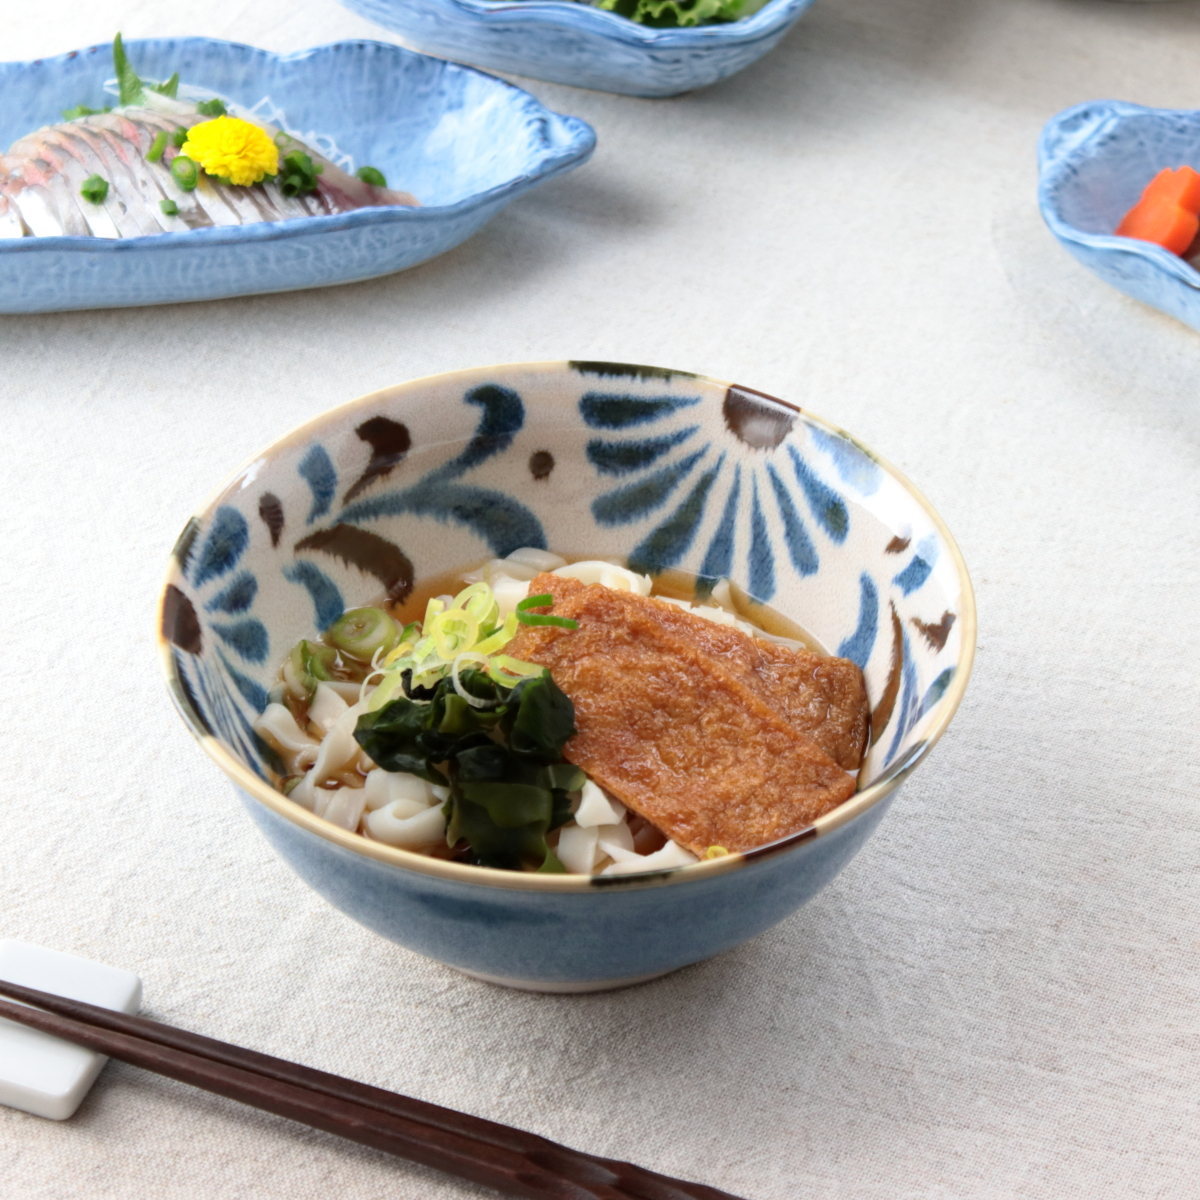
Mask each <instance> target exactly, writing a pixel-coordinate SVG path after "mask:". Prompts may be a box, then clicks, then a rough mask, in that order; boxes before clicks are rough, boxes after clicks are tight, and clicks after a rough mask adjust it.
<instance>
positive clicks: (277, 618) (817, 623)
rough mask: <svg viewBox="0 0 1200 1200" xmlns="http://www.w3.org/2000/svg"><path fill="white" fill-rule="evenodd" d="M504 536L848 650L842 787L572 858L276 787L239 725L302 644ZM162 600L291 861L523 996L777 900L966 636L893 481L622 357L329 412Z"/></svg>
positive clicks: (773, 908) (914, 757) (926, 727)
mask: <svg viewBox="0 0 1200 1200" xmlns="http://www.w3.org/2000/svg"><path fill="white" fill-rule="evenodd" d="M518 546H538V547H542V548H551V549H555V550H558V551H561V552H562V553H563V554H564V555H567V556H569V557H578V556H580V555H583V556H586V557H605V558H616V559H631V560H633V561H635V562H636V563H637V564H638V567H639V569H641V570H646V571H648V572H650V573H654V574H656V573H658V572H661V571H666V570H672V569H674V570H683V571H685V572H687V573H688V574H690V575H692V576H694V577H696V580H697V585H698V588H699V587H701V585H702V584H703V582H704V581H708V583H709V584H710V585H711V583H712V582H713V581H715V580H717V579H720V578H728V579H730V580H731V581H732V582H733V583H734V584H736V585H737V586H739V587H740V588H741V589H742V590H743V591H744V592H745V593H746V594H747V595H748V596H749V597H752V598H753V599H754V600H757V601H760V602H763V603H769V604H770V605H771V606H772V607H773V608H775V609H776V610H777V611H778V612H779V613H781V614H782V615H783V616H784V617H786V618H788V619H789V620H791V621H793V622H794V623H796V624H798V625H800V626H802V627H803V628H804V629H806V630H807V631H808V632H809V633H810V634H811V635H812V636H813V637H814V638H815V639H816V640H817V641H818V642H820V643H821V644H823V645H824V646H827V647H828V648H830V649H831V650H833V651H835V652H836V653H838V654H840V655H842V656H844V657H847V658H851V659H853V660H854V661H855V662H856V663H858V664H859V665H860V666H861V667H862V669H863V673H864V676H865V679H866V684H867V693H868V696H869V698H870V702H871V748H870V750H869V751H868V754H867V757H866V760H865V761H864V764H863V767H862V771H861V772H860V775H859V790H858V792H857V793H856V794H855V795H854V796H852V797H851V798H850V799H849V800H847V801H846V802H845V803H844V804H842V805H841V806H840V807H838V808H835V809H834V810H833V811H832V812H830V813H827V814H826V815H825V816H823V817H820V818H818V819H817V820H816V821H815V822H814V823H813V824H812V825H811V826H809V827H808V828H806V829H803V830H801V831H799V832H797V833H794V834H791V835H790V836H788V837H785V838H782V839H780V840H779V841H776V842H773V843H771V844H770V845H767V846H761V847H758V848H757V849H753V850H748V851H745V852H743V853H736V854H727V855H725V856H723V857H720V858H716V859H712V860H710V861H704V862H699V863H694V864H692V865H690V866H686V867H680V868H676V869H674V870H667V871H663V870H658V871H647V872H643V873H641V874H634V875H613V876H604V875H596V876H588V875H543V874H539V873H532V874H526V873H522V872H519V871H498V870H493V869H492V868H489V867H476V866H470V865H467V864H464V863H459V862H449V861H446V860H443V859H438V858H432V857H429V856H427V855H421V854H415V853H412V852H410V851H407V850H402V849H399V848H397V847H393V846H388V845H385V844H383V843H382V842H379V841H374V840H372V839H369V838H367V837H364V836H361V835H359V834H357V833H350V832H348V831H347V830H345V829H342V828H341V827H340V826H337V825H334V824H332V823H331V822H329V821H325V820H322V819H321V818H320V817H317V816H316V815H314V814H313V813H312V812H309V811H308V810H307V809H306V808H304V807H302V806H301V805H300V804H298V803H295V802H294V801H292V800H290V799H288V797H287V796H285V795H283V794H282V793H281V792H279V791H278V790H276V788H275V787H274V786H272V783H271V780H272V778H273V777H275V776H273V774H272V772H273V769H274V766H277V763H276V762H275V760H274V756H273V755H272V753H271V751H270V750H269V749H268V748H267V747H266V745H265V743H263V742H262V741H261V739H260V738H259V737H258V735H257V734H256V732H255V728H254V721H255V718H256V717H257V716H258V714H259V713H260V712H262V710H263V709H264V707H265V706H266V704H267V703H268V693H269V690H270V689H271V688H272V687H273V686H274V684H275V682H276V680H277V677H278V671H279V666H280V663H281V661H282V659H283V658H284V657H285V656H286V654H287V653H288V651H289V650H290V648H291V647H292V646H293V645H294V644H295V643H296V642H297V641H298V640H299V639H300V638H311V637H313V636H315V634H316V633H317V632H318V631H319V630H322V629H325V628H326V627H327V626H328V625H329V624H330V623H331V622H332V621H333V620H334V619H336V617H337V616H338V615H340V613H341V612H342V611H343V610H344V609H345V608H346V607H353V606H355V605H358V604H363V603H368V602H375V601H376V600H378V598H379V597H380V596H381V595H382V594H383V593H384V591H385V590H389V591H392V592H393V594H397V595H398V594H401V592H403V591H404V589H411V588H412V587H413V586H414V585H416V586H418V587H419V586H420V585H421V584H422V582H426V583H427V582H430V581H433V580H438V579H444V578H445V577H446V575H447V573H448V572H450V571H453V570H459V569H461V568H462V567H464V566H466V565H470V564H475V563H479V562H481V561H483V560H485V559H487V558H489V557H491V556H492V555H493V554H505V553H507V552H509V551H511V550H513V549H515V548H517V547H518ZM397 589H398V590H397ZM698 594H703V593H702V590H701V591H700V592H698ZM161 614H162V629H161V642H160V649H161V652H162V656H163V661H164V665H165V667H166V674H167V680H168V685H169V687H170V690H171V694H172V696H173V698H174V700H175V703H176V705H177V707H178V708H179V711H180V713H181V714H182V716H183V718H184V720H185V721H186V722H187V724H188V726H189V727H190V729H191V730H192V732H193V733H194V734H195V735H196V737H197V739H198V740H199V742H200V745H201V746H202V747H203V748H204V750H205V751H206V752H207V753H208V754H209V755H210V756H211V757H212V759H213V760H214V761H215V762H216V764H217V765H218V766H219V767H220V768H221V770H222V771H223V772H224V773H225V774H226V776H228V778H229V779H230V781H231V782H232V783H233V785H234V788H235V789H236V791H237V793H238V795H239V797H240V799H241V800H242V803H243V804H244V805H245V806H246V808H247V809H248V810H249V813H250V816H251V818H252V819H253V820H254V822H255V823H256V824H257V825H258V827H259V829H260V831H261V832H262V833H263V834H264V836H265V837H266V838H267V840H268V841H269V842H270V843H271V845H272V846H273V847H274V848H275V850H276V851H277V852H278V853H279V854H280V855H281V856H282V857H283V858H284V859H285V861H286V862H287V863H288V864H289V865H290V866H291V867H292V869H293V870H295V871H296V872H297V874H299V875H300V876H301V878H303V879H304V880H305V881H306V882H307V883H308V884H309V885H310V886H311V887H313V888H315V889H316V890H317V891H318V892H320V893H321V895H323V896H325V897H326V898H327V899H328V900H329V901H330V902H331V903H332V904H334V905H336V906H337V907H338V908H340V909H342V910H343V911H344V912H346V913H348V914H349V915H350V916H352V917H353V918H354V919H355V920H358V921H360V922H362V923H363V924H364V925H366V926H368V927H369V928H371V929H373V930H375V931H376V932H377V933H379V934H381V935H382V936H384V937H385V938H389V939H391V940H392V941H395V942H399V943H400V944H401V945H403V946H407V947H409V948H410V949H412V950H415V951H417V952H418V953H420V954H424V955H428V956H429V957H431V958H435V959H438V960H440V961H441V962H444V963H448V964H449V965H451V966H453V967H457V968H458V969H459V970H461V971H465V972H467V973H468V974H471V975H476V976H479V977H481V978H484V979H488V980H491V981H493V982H498V983H505V984H508V985H509V986H512V987H521V988H530V989H535V990H538V991H561V992H567V991H591V990H596V989H599V988H607V987H616V986H619V985H623V984H627V983H634V982H637V981H639V980H642V979H647V978H650V977H652V976H654V975H661V974H663V973H664V972H666V971H671V970H674V969H675V968H676V967H681V966H683V965H685V964H687V963H691V962H697V961H699V960H700V959H703V958H707V957H708V956H709V955H712V954H716V953H719V952H720V951H722V950H725V949H728V948H729V947H731V946H735V945H737V944H738V943H739V942H742V941H745V940H746V939H747V938H749V937H753V936H754V935H755V934H757V933H759V932H761V931H762V930H764V929H766V928H768V927H769V926H771V925H773V924H775V923H776V922H777V921H780V920H782V919H783V918H784V917H786V916H788V915H789V914H790V913H792V912H793V911H795V909H797V908H799V907H800V905H801V904H803V903H804V902H805V901H806V900H808V899H809V898H811V897H812V896H814V895H815V894H816V893H817V892H818V891H819V890H820V889H821V888H822V887H823V886H824V885H825V884H826V883H828V882H829V881H830V880H831V879H832V878H833V877H834V876H835V875H836V874H837V873H838V872H839V871H840V870H841V869H842V868H843V867H844V866H845V865H846V864H847V863H848V862H849V861H850V859H851V858H852V857H853V856H854V854H855V853H856V852H857V851H858V849H859V848H860V847H861V846H862V845H863V843H864V842H866V840H867V838H868V837H870V835H871V833H872V832H873V830H874V829H875V828H876V827H877V825H878V824H879V822H880V820H881V819H882V818H883V816H884V813H885V812H886V810H887V809H888V807H889V805H890V804H891V801H892V799H893V797H894V796H895V794H896V791H897V789H898V788H899V786H900V785H901V784H902V783H903V782H904V781H905V780H906V779H907V778H908V777H909V776H910V775H911V774H912V772H913V771H914V770H916V769H917V767H918V766H919V765H920V764H921V763H923V762H925V761H926V760H927V758H928V755H929V751H930V749H931V748H932V746H933V744H934V743H935V742H936V741H937V739H938V737H939V736H940V735H941V734H942V732H943V731H944V730H945V729H946V727H947V726H948V725H949V723H950V720H951V718H952V716H953V715H954V712H955V709H956V708H957V707H958V703H959V701H960V699H961V698H962V695H963V692H964V690H965V689H966V686H967V679H968V677H969V675H970V672H971V661H972V658H973V655H974V651H975V605H974V600H973V597H972V591H971V584H970V580H969V579H968V577H967V572H966V567H965V566H964V564H963V561H962V557H961V555H960V554H959V552H958V549H957V547H956V546H955V544H954V541H953V539H952V537H951V536H950V533H949V531H948V530H947V529H946V527H945V525H944V524H943V523H942V521H941V520H940V518H939V517H938V516H937V515H936V514H935V513H934V511H933V510H932V509H931V508H930V506H929V504H928V503H927V502H926V501H925V500H924V499H923V498H922V497H921V495H920V494H919V493H918V492H917V491H916V490H915V489H914V488H913V487H912V485H911V484H909V483H908V482H907V481H906V480H905V479H904V478H903V477H902V476H901V475H899V474H898V473H897V472H896V471H894V470H892V468H890V467H889V466H887V465H886V464H885V463H884V462H882V461H881V460H880V459H879V458H877V457H876V456H875V455H874V454H872V453H871V452H870V451H868V450H866V449H865V448H864V447H863V446H862V445H860V444H859V443H858V442H857V441H855V440H854V439H853V438H852V437H851V436H850V435H849V434H847V433H845V432H843V431H842V430H840V429H837V428H836V427H835V426H831V425H828V424H826V423H825V422H824V421H822V420H820V419H819V418H817V417H814V416H813V415H812V414H810V413H807V412H804V411H802V410H800V409H799V408H797V407H796V406H795V405H793V404H791V403H789V402H788V401H786V400H778V399H775V398H773V397H771V396H767V395H764V394H763V393H761V392H758V391H755V390H753V389H751V388H745V387H738V386H736V385H733V384H729V383H724V382H721V381H719V380H715V379H709V378H706V377H703V376H699V375H694V374H691V373H689V372H686V371H667V370H662V369H660V368H655V367H645V366H630V365H625V364H620V363H598V362H569V363H568V362H564V363H526V364H513V365H508V366H496V367H485V368H482V369H474V370H467V371H457V372H454V373H452V374H449V375H438V376H432V377H430V378H426V379H418V380H415V381H414V382H411V383H407V384H403V385H401V386H399V387H394V388H387V389H385V390H384V391H380V392H376V393H374V394H373V395H370V396H365V397H363V398H362V399H360V400H357V401H355V402H353V403H351V404H346V405H343V406H342V407H340V408H336V409H333V410H332V411H331V412H328V413H326V414H325V415H324V416H322V417H319V418H317V420H315V421H312V422H310V423H309V424H308V425H306V426H304V427H303V428H301V429H298V430H296V431H295V432H294V433H292V434H290V435H288V436H287V437H285V438H283V439H282V440H280V441H278V442H276V443H275V445H274V446H272V447H270V448H269V449H268V450H266V451H265V452H264V453H262V454H261V455H259V456H258V457H256V458H255V459H254V462H253V465H252V466H251V467H249V468H248V469H247V470H246V471H245V472H244V473H243V474H242V475H241V476H239V477H238V478H236V479H235V480H233V481H232V482H231V483H229V484H228V485H227V486H226V487H225V488H224V489H223V490H222V491H221V493H220V494H219V495H218V496H217V497H216V498H215V499H214V500H213V501H212V502H211V503H210V504H209V505H207V506H206V507H205V508H204V509H203V510H202V511H200V512H199V513H198V514H197V515H196V517H195V518H194V519H193V520H192V521H190V522H189V523H188V525H187V527H186V528H185V530H184V532H183V535H182V536H181V537H180V539H179V541H178V543H177V545H176V547H175V553H174V556H173V560H172V562H171V564H170V567H169V570H168V576H167V582H166V587H165V588H164V591H163V596H162V606H161ZM273 764H274V765H273Z"/></svg>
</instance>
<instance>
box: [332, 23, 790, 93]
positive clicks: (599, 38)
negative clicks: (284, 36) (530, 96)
mask: <svg viewBox="0 0 1200 1200" xmlns="http://www.w3.org/2000/svg"><path fill="white" fill-rule="evenodd" d="M812 2H813V0H770V2H769V3H768V4H766V5H764V7H762V8H761V9H759V11H758V12H756V13H753V14H752V15H751V16H748V17H746V18H744V19H743V20H740V21H730V22H728V23H726V24H719V25H697V26H693V27H691V28H687V29H652V28H650V27H649V26H646V25H639V24H638V23H637V22H635V21H630V20H628V19H627V18H625V17H621V16H618V15H617V14H616V13H611V12H605V11H603V10H602V9H598V8H592V7H591V6H590V5H587V4H572V3H569V0H515V2H514V0H342V3H343V4H344V5H345V6H346V7H347V8H349V9H351V10H352V11H354V12H356V13H359V14H360V15H361V16H364V17H366V18H367V19H368V20H371V21H375V22H377V23H378V24H380V25H382V26H384V28H386V29H391V30H393V31H395V32H396V33H399V34H401V35H402V36H403V37H404V38H405V39H406V40H407V41H409V42H411V43H412V44H413V45H414V46H417V47H419V48H420V49H422V50H425V51H427V52H428V53H430V54H439V55H442V56H444V57H446V58H453V59H456V60H458V61H460V62H469V63H473V64H474V65H475V66H477V67H484V68H485V69H487V70H489V71H507V72H510V73H511V74H514V75H527V76H531V77H532V78H534V79H546V80H549V81H550V82H551V83H569V84H573V85H574V86H575V87H585V88H594V89H596V90H597V91H602V92H620V93H623V94H625V95H628V96H677V95H679V94H680V93H681V92H690V91H694V90H695V89H696V88H702V87H707V86H708V85H709V84H712V83H716V82H717V81H718V80H720V79H725V78H727V77H728V76H730V75H733V74H734V73H735V72H737V71H741V70H742V69H743V68H745V67H748V66H749V65H750V64H751V63H752V62H754V61H756V60H757V59H759V58H761V57H762V56H763V55H764V54H766V53H767V52H768V51H769V50H771V49H773V48H774V47H775V45H776V43H777V42H778V41H779V40H780V39H781V38H782V37H783V35H784V34H785V33H787V31H788V30H789V29H790V28H791V27H792V25H793V23H794V22H795V21H796V19H797V18H798V17H799V16H800V15H801V14H802V13H803V12H804V11H805V10H806V9H807V8H808V7H809V6H810V5H811V4H812Z"/></svg>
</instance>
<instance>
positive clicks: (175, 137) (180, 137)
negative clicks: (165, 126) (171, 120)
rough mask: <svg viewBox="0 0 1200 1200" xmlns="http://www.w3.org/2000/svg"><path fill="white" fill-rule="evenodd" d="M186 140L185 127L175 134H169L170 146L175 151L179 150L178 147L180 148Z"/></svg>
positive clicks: (186, 132)
mask: <svg viewBox="0 0 1200 1200" xmlns="http://www.w3.org/2000/svg"><path fill="white" fill-rule="evenodd" d="M187 140H188V131H187V128H186V126H185V127H181V128H179V129H177V130H175V132H174V133H173V134H171V145H172V146H174V147H175V148H176V149H179V147H180V146H182V145H183V143H184V142H186V141H187Z"/></svg>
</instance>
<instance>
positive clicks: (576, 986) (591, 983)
mask: <svg viewBox="0 0 1200 1200" xmlns="http://www.w3.org/2000/svg"><path fill="white" fill-rule="evenodd" d="M454 969H455V970H456V971H460V972H461V973H462V974H464V975H470V976H471V978H472V979H481V980H483V982H484V983H494V984H496V985H497V986H498V987H506V988H514V989H515V990H516V991H519V992H545V993H547V994H554V995H583V994H584V993H586V992H613V991H616V990H617V989H618V988H627V987H634V986H635V985H636V984H639V983H649V982H650V980H651V979H661V978H662V977H663V976H664V975H670V974H671V972H672V971H673V970H676V969H677V968H675V967H669V968H668V969H667V970H665V971H651V972H650V973H649V974H648V975H629V976H626V977H625V978H623V979H589V980H586V981H584V982H583V983H570V982H566V981H556V980H546V979H509V978H507V977H506V976H503V975H485V974H484V973H483V972H482V971H469V970H467V968H466V967H455V968H454Z"/></svg>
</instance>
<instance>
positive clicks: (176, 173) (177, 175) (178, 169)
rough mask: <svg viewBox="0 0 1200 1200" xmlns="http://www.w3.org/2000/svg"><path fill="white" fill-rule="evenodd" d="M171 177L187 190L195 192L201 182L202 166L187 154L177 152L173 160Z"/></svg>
mask: <svg viewBox="0 0 1200 1200" xmlns="http://www.w3.org/2000/svg"><path fill="white" fill-rule="evenodd" d="M171 178H172V179H174V180H175V182H176V183H177V184H179V186H180V187H181V188H182V189H183V190H184V191H185V192H194V191H195V190H196V184H197V183H199V182H200V168H199V167H198V166H197V165H196V164H195V163H194V162H193V161H192V160H191V159H190V158H188V156H187V155H186V154H177V155H175V157H174V158H173V159H172V160H171Z"/></svg>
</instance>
